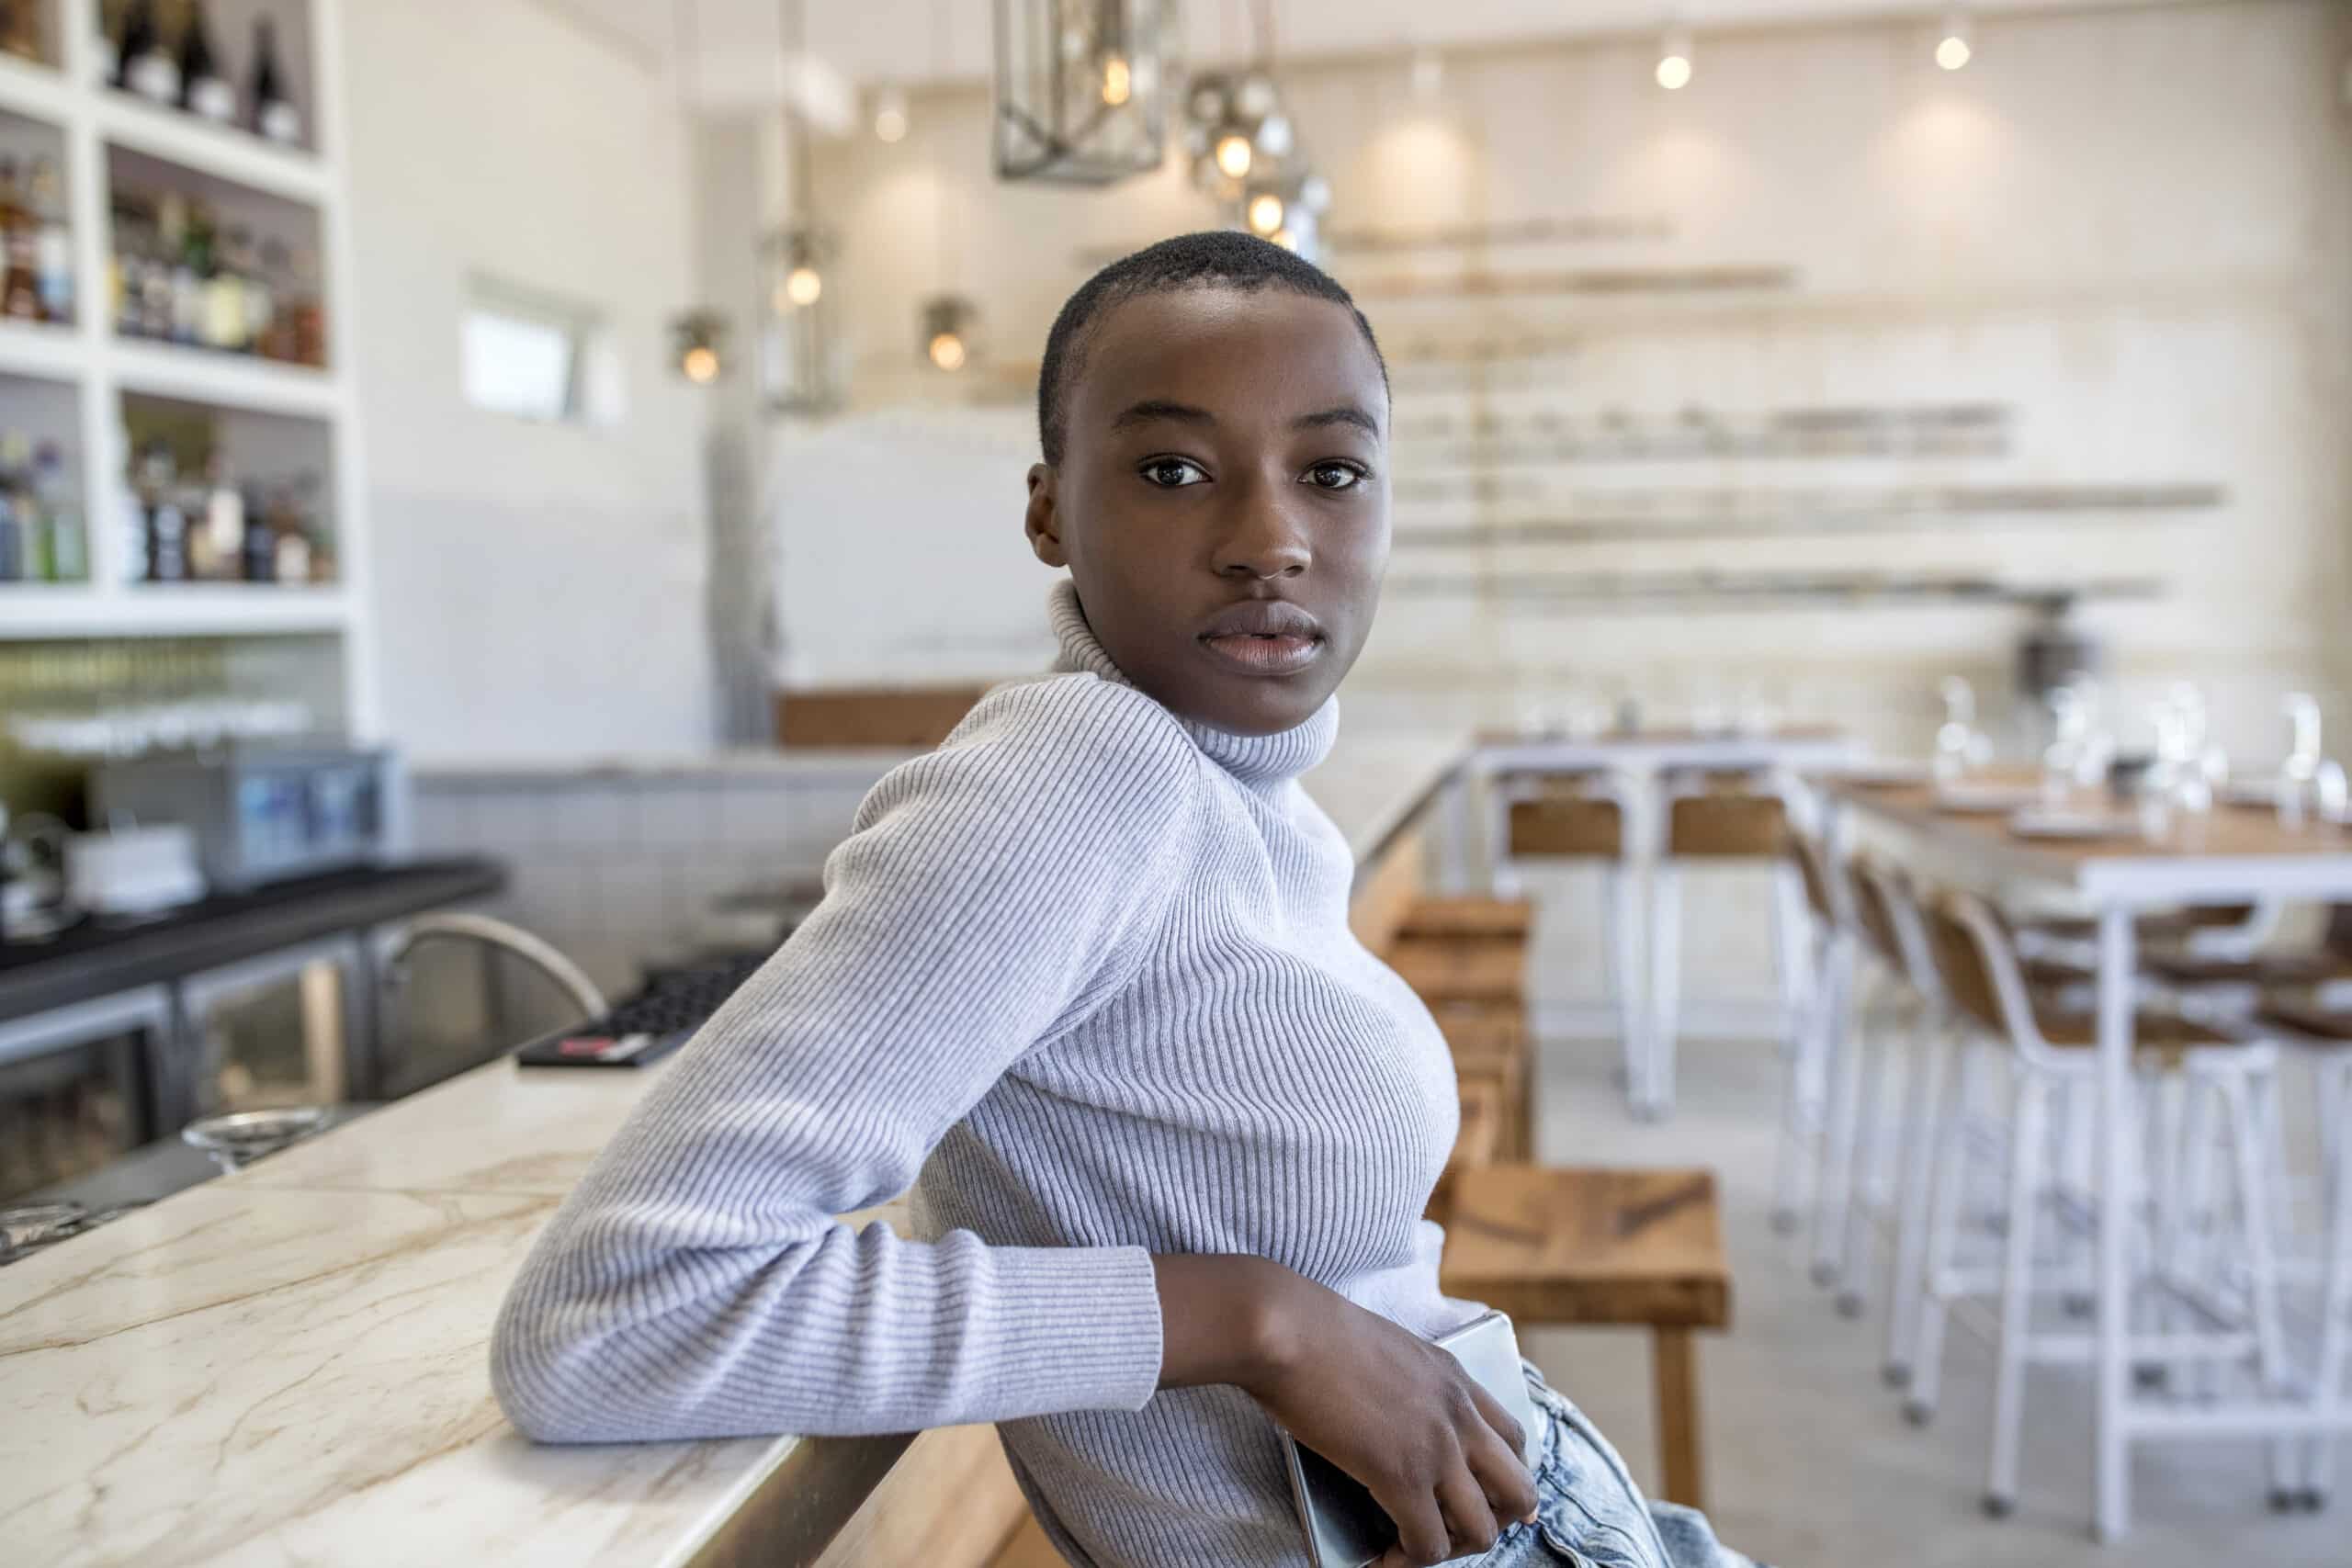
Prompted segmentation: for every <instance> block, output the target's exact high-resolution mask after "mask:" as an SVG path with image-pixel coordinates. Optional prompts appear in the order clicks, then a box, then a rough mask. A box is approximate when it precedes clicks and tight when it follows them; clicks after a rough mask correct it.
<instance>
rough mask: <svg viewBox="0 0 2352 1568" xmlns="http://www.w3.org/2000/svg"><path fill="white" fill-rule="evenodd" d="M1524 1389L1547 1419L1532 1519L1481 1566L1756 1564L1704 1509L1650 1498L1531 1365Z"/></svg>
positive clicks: (1731, 1567) (1511, 1528)
mask: <svg viewBox="0 0 2352 1568" xmlns="http://www.w3.org/2000/svg"><path fill="white" fill-rule="evenodd" d="M1526 1371H1527V1391H1528V1393H1530V1394H1531V1395H1532V1396H1533V1398H1534V1400H1535V1409H1536V1413H1537V1415H1538V1416H1540V1417H1541V1418H1542V1420H1543V1422H1544V1434H1543V1437H1542V1438H1541V1440H1540V1442H1539V1444H1538V1449H1537V1453H1538V1457H1537V1460H1536V1463H1535V1493H1536V1506H1535V1522H1534V1523H1533V1524H1532V1525H1531V1524H1525V1523H1521V1522H1519V1521H1516V1520H1515V1521H1513V1522H1512V1523H1511V1524H1510V1525H1508V1526H1506V1527H1505V1528H1504V1529H1503V1532H1502V1535H1501V1537H1500V1538H1499V1539H1498V1540H1496V1542H1495V1544H1494V1546H1493V1548H1492V1549H1491V1550H1490V1551H1487V1554H1486V1555H1485V1556H1483V1557H1479V1558H1475V1559H1473V1558H1464V1559H1462V1560H1461V1561H1462V1562H1464V1563H1465V1564H1468V1563H1475V1564H1476V1568H1758V1565H1757V1564H1756V1563H1754V1562H1752V1561H1751V1560H1750V1559H1748V1558H1747V1557H1745V1556H1743V1555H1741V1554H1740V1553H1738V1552H1736V1551H1732V1550H1731V1549H1730V1548H1729V1547H1727V1546H1724V1544H1723V1543H1721V1542H1720V1541H1718V1540H1715V1532H1714V1529H1713V1527H1712V1526H1710V1525H1709V1524H1708V1523H1707V1519H1706V1516H1705V1515H1703V1514H1700V1513H1696V1512H1694V1511H1693V1510H1691V1509H1689V1508H1685V1507H1680V1506H1677V1505H1675V1504H1673V1503H1653V1502H1650V1501H1648V1500H1647V1499H1645V1497H1643V1495H1642V1491H1641V1488H1640V1487H1638V1486H1635V1485H1634V1478H1633V1477H1632V1476H1631V1475H1630V1474H1628V1473H1626V1470H1625V1461H1623V1460H1622V1459H1619V1458H1618V1457H1617V1450H1615V1449H1612V1448H1611V1447H1610V1446H1609V1439H1608V1438H1604V1437H1602V1436H1601V1435H1600V1428H1599V1427H1595V1426H1594V1425H1593V1424H1592V1423H1591V1422H1590V1421H1588V1420H1587V1419H1585V1415H1584V1412H1583V1411H1581V1410H1578V1409H1577V1407H1576V1406H1575V1405H1574V1404H1570V1403H1569V1402H1568V1400H1567V1397H1566V1395H1565V1394H1562V1393H1559V1392H1558V1391H1556V1390H1555V1389H1554V1388H1553V1387H1552V1386H1551V1385H1550V1384H1548V1383H1546V1382H1544V1374H1543V1373H1542V1372H1539V1371H1536V1370H1535V1368H1534V1366H1533V1365H1532V1363H1531V1364H1528V1365H1527V1368H1526Z"/></svg>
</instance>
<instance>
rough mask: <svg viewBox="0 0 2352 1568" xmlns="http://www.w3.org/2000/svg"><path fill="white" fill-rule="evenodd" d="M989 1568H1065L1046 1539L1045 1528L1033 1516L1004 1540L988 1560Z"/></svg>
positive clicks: (1060, 1557)
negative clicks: (999, 1548) (999, 1549)
mask: <svg viewBox="0 0 2352 1568" xmlns="http://www.w3.org/2000/svg"><path fill="white" fill-rule="evenodd" d="M989 1568H1066V1565H1065V1563H1064V1562H1063V1559H1062V1554H1061V1553H1060V1552H1058V1551H1055V1550H1054V1543H1053V1542H1052V1541H1050V1540H1046V1527H1045V1526H1043V1525H1041V1524H1039V1523H1038V1522H1037V1517H1036V1516H1035V1514H1032V1515H1030V1516H1029V1517H1027V1518H1025V1519H1023V1520H1022V1521H1021V1524H1020V1528H1018V1529H1015V1530H1014V1531H1013V1532H1012V1535H1010V1536H1009V1537H1007V1538H1006V1539H1005V1542H1004V1546H1003V1548H1002V1550H1001V1551H998V1552H997V1554H996V1555H995V1556H994V1557H991V1558H989Z"/></svg>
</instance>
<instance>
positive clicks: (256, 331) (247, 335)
mask: <svg viewBox="0 0 2352 1568" xmlns="http://www.w3.org/2000/svg"><path fill="white" fill-rule="evenodd" d="M229 254H230V257H231V263H230V265H232V267H234V268H235V270H236V273H237V276H238V279H239V281H240V283H241V284H242V285H243V289H242V292H243V295H244V307H245V323H244V334H243V335H244V348H245V352H246V353H248V354H266V353H268V352H269V350H268V348H267V346H266V340H267V338H268V336H269V323H270V319H271V312H272V311H273V310H274V309H275V307H274V305H273V304H272V299H271V294H270V288H269V278H268V276H266V273H265V271H264V268H263V266H262V263H261V259H260V254H259V253H258V252H257V251H256V250H255V249H254V240H253V234H252V232H251V231H248V230H245V229H243V228H237V229H232V230H230V231H229Z"/></svg>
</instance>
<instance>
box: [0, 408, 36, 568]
mask: <svg viewBox="0 0 2352 1568" xmlns="http://www.w3.org/2000/svg"><path fill="white" fill-rule="evenodd" d="M31 453H32V443H31V441H30V440H29V439H28V437H27V436H26V435H25V433H24V432H23V431H21V430H10V431H5V432H0V582H22V581H26V579H27V578H28V576H29V575H30V574H29V573H28V571H27V570H26V557H27V555H28V550H27V548H26V545H27V539H26V534H27V532H28V530H27V528H26V526H25V523H26V519H27V516H28V513H30V510H31V509H30V508H29V507H26V506H23V505H21V504H20V492H21V491H22V489H23V483H22V475H23V474H24V471H25V468H26V466H27V463H28V460H29V459H30V457H31Z"/></svg>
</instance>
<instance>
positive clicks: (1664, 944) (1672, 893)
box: [1634, 855, 1682, 1121]
mask: <svg viewBox="0 0 2352 1568" xmlns="http://www.w3.org/2000/svg"><path fill="white" fill-rule="evenodd" d="M1681 987H1682V873H1681V870H1680V869H1679V867H1678V866H1677V865H1676V864H1675V863H1674V857H1673V856H1671V855H1661V856H1660V857H1659V858H1658V861H1657V864H1656V865H1655V866H1653V867H1652V868H1651V871H1650V1018H1649V1027H1648V1028H1646V1029H1645V1030H1644V1031H1643V1040H1642V1045H1643V1049H1642V1053H1641V1055H1642V1057H1643V1073H1642V1079H1641V1081H1640V1083H1639V1084H1638V1085H1637V1086H1636V1089H1635V1094H1634V1114H1635V1115H1637V1116H1639V1117H1641V1118H1643V1119H1644V1120H1645V1121H1656V1120H1657V1119H1658V1118H1661V1117H1663V1116H1666V1115H1668V1114H1669V1113H1670V1112H1671V1111H1673V1109H1674V1048H1675V1031H1676V1029H1677V1027H1678V1025H1679V1014H1680V1011H1681V1000H1682V996H1681Z"/></svg>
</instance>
